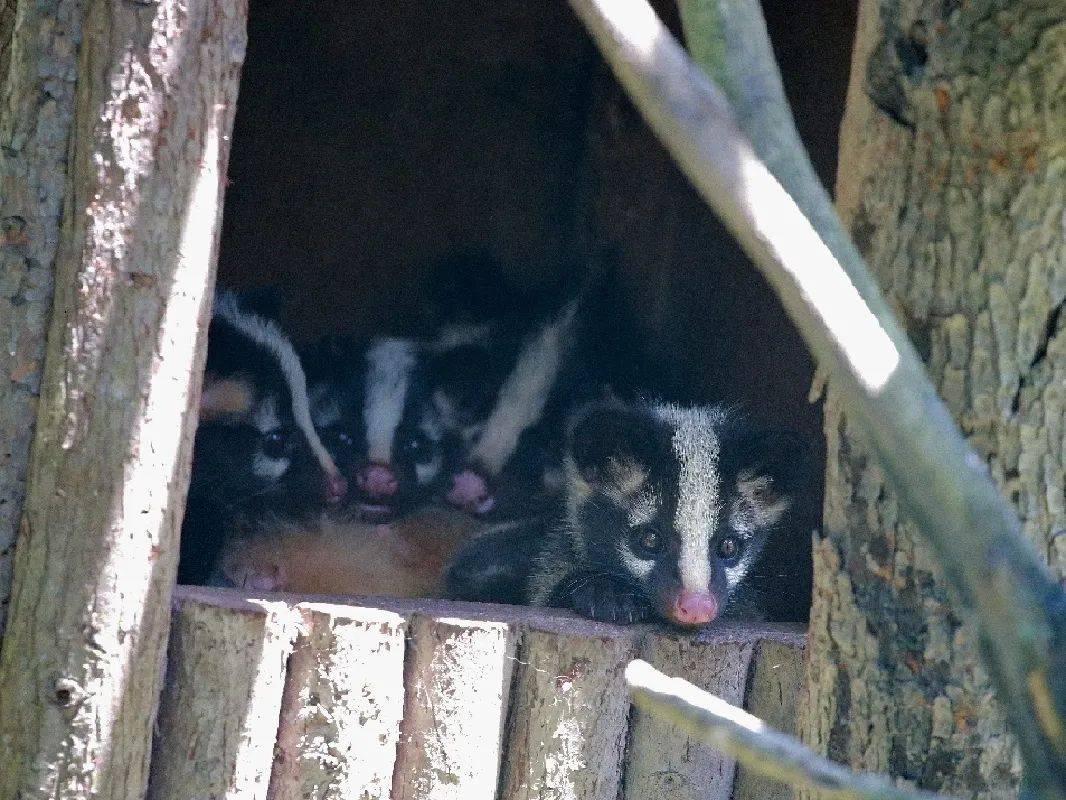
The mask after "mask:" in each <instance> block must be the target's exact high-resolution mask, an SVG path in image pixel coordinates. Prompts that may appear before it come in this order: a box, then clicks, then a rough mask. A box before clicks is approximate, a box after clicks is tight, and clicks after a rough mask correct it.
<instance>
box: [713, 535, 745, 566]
mask: <svg viewBox="0 0 1066 800" xmlns="http://www.w3.org/2000/svg"><path fill="white" fill-rule="evenodd" d="M717 550H718V557H719V558H720V559H722V560H723V561H732V560H733V559H734V558H736V557H737V556H739V555H740V539H738V538H737V537H736V536H726V537H725V538H724V539H722V540H721V541H720V542H718V548H717Z"/></svg>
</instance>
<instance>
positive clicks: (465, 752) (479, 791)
mask: <svg viewBox="0 0 1066 800" xmlns="http://www.w3.org/2000/svg"><path fill="white" fill-rule="evenodd" d="M516 643H517V631H516V629H515V628H514V627H513V626H511V625H508V624H506V623H499V622H479V621H475V620H464V619H461V618H454V617H436V616H426V615H422V614H416V615H414V616H413V617H412V618H411V620H410V622H409V623H408V642H407V644H408V649H407V659H406V661H407V664H406V669H405V672H404V683H405V686H406V699H405V701H404V713H403V723H402V724H401V726H400V744H399V748H398V751H397V756H396V770H395V773H394V775H393V789H392V797H393V800H450V799H453V798H454V800H493V798H494V797H495V796H496V786H497V783H498V778H499V769H500V756H501V751H502V741H503V725H504V721H505V719H506V717H507V706H508V701H509V699H510V693H511V692H510V690H511V677H512V672H513V668H514V661H515V645H516Z"/></svg>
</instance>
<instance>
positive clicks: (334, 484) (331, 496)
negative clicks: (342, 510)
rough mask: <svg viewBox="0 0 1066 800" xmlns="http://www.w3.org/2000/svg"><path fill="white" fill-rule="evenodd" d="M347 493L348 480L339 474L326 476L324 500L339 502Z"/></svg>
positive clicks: (331, 502)
mask: <svg viewBox="0 0 1066 800" xmlns="http://www.w3.org/2000/svg"><path fill="white" fill-rule="evenodd" d="M346 494H348V481H346V480H344V477H343V476H341V475H328V476H326V502H327V503H330V504H333V503H339V502H340V501H341V500H343V499H344V496H345V495H346Z"/></svg>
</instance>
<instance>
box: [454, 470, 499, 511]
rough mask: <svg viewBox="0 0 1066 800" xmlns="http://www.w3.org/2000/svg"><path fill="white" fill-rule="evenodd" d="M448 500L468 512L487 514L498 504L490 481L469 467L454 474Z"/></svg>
mask: <svg viewBox="0 0 1066 800" xmlns="http://www.w3.org/2000/svg"><path fill="white" fill-rule="evenodd" d="M448 502H449V503H451V504H452V505H453V506H455V507H456V508H459V509H462V510H463V511H465V512H467V513H468V514H487V513H488V512H490V511H492V507H493V506H494V505H496V499H495V498H494V497H493V496H492V494H491V493H490V492H489V485H488V483H486V482H485V479H484V478H482V477H481V476H480V475H478V474H477V473H476V472H473V471H472V470H469V469H465V470H463V471H462V472H460V473H459V474H457V475H453V476H452V488H451V490H449V492H448Z"/></svg>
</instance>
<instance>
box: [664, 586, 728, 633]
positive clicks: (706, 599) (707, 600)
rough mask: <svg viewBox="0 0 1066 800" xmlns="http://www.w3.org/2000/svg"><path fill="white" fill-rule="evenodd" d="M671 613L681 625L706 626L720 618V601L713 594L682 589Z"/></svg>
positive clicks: (674, 619)
mask: <svg viewBox="0 0 1066 800" xmlns="http://www.w3.org/2000/svg"><path fill="white" fill-rule="evenodd" d="M670 611H671V614H670V616H671V618H672V619H673V621H674V622H676V623H678V624H680V625H704V624H706V623H708V622H711V621H712V620H713V619H714V618H715V617H717V616H718V599H717V598H716V597H715V596H714V595H713V594H707V593H705V592H690V591H689V590H688V589H682V590H681V593H680V594H679V595H678V596H677V599H676V600H674V606H673V608H672V609H670Z"/></svg>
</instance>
